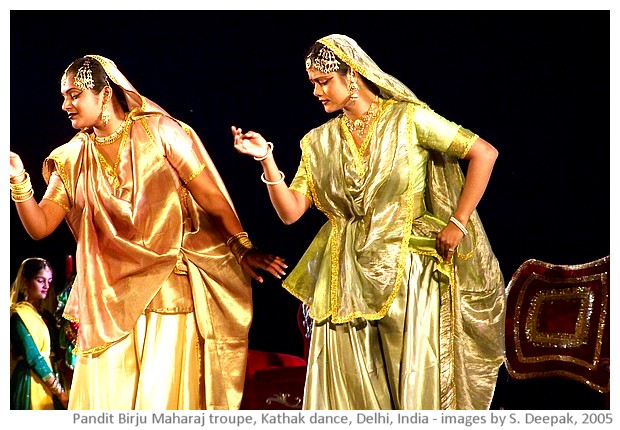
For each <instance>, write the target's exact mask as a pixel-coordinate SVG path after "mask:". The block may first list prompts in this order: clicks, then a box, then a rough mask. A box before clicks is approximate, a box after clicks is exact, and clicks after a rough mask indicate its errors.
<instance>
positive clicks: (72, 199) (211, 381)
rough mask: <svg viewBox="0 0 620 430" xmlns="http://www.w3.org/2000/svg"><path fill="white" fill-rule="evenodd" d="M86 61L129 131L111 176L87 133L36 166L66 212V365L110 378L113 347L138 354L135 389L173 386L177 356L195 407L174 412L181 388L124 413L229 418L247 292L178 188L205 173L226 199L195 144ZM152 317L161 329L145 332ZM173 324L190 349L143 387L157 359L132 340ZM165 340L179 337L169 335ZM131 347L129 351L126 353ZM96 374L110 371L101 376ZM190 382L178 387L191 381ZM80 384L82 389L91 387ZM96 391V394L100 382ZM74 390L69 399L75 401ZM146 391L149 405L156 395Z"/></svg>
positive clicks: (215, 235) (244, 340)
mask: <svg viewBox="0 0 620 430" xmlns="http://www.w3.org/2000/svg"><path fill="white" fill-rule="evenodd" d="M92 58H94V59H96V60H97V61H100V62H101V63H102V64H103V66H104V68H105V70H106V72H107V74H108V75H109V76H110V77H111V79H112V80H113V81H114V82H115V83H116V84H118V85H120V86H121V88H122V89H123V91H124V97H125V99H126V101H127V102H128V105H129V107H130V109H131V112H130V113H129V116H130V119H131V126H130V131H129V134H128V136H127V138H126V141H125V142H124V144H121V147H120V149H119V153H118V157H117V161H116V163H115V165H114V166H110V165H108V163H107V162H106V161H105V159H103V157H102V156H101V155H100V154H99V152H98V149H97V148H96V146H95V144H94V142H93V139H92V137H91V136H90V134H89V130H83V131H82V132H79V133H78V134H77V135H76V136H75V137H74V138H73V139H72V140H71V141H70V142H68V143H66V144H65V145H63V146H61V147H59V148H57V149H55V150H54V151H53V152H52V153H51V154H50V156H49V157H48V158H47V159H46V160H45V162H44V166H43V174H44V177H45V179H46V181H47V182H48V184H49V185H48V190H47V192H46V194H45V196H44V198H46V199H49V200H52V201H55V202H56V203H58V204H59V205H61V206H62V207H63V208H65V211H66V213H67V214H66V220H67V223H68V225H69V227H70V229H71V231H72V233H73V235H74V236H75V239H76V241H77V251H76V269H77V275H76V279H75V282H74V284H73V288H72V290H71V293H70V296H69V299H68V301H67V305H66V307H65V311H64V316H65V318H67V319H70V320H72V321H77V322H78V323H79V332H78V341H77V346H76V349H75V353H77V354H79V355H80V356H82V357H86V358H83V360H82V361H89V360H90V362H92V363H94V361H95V360H97V359H98V358H100V357H103V356H106V357H109V358H108V359H109V360H111V361H110V364H109V366H112V367H113V366H115V364H114V360H123V358H122V356H123V354H125V352H122V353H120V352H115V351H113V349H114V348H115V346H116V345H118V346H119V348H118V349H117V351H121V350H126V351H129V352H127V353H128V354H129V353H131V352H130V351H131V350H132V349H136V350H137V349H139V350H140V351H141V352H140V353H139V354H138V357H137V358H136V357H131V358H126V359H125V360H127V367H130V364H129V363H130V362H131V366H133V367H135V369H136V370H135V372H133V371H132V372H133V373H137V374H139V378H144V379H147V378H152V380H153V381H157V380H161V381H167V380H169V379H170V380H176V379H175V372H181V371H182V370H183V369H184V368H186V367H187V366H186V364H187V363H185V364H184V362H183V361H182V360H187V357H185V358H184V356H185V355H187V354H188V353H189V352H191V353H193V354H194V353H196V352H197V355H196V357H195V360H193V361H196V360H197V361H198V363H192V364H191V366H192V367H196V368H197V370H195V371H193V372H194V373H196V374H197V375H198V376H199V377H200V381H197V382H196V384H199V385H201V390H202V394H201V397H200V400H199V401H196V400H195V399H194V400H190V401H186V400H179V399H185V398H186V397H188V396H189V395H184V394H183V392H182V391H183V389H182V388H181V389H180V391H181V393H180V394H179V388H178V387H177V388H176V389H174V388H173V389H171V394H170V397H175V398H174V399H169V401H167V400H164V401H162V403H149V402H150V400H149V399H148V398H146V396H148V393H147V394H146V395H145V397H144V402H145V403H141V402H140V401H137V400H136V399H135V398H134V399H133V400H131V398H129V400H127V401H128V402H133V403H132V404H129V405H123V406H122V408H134V407H136V408H138V407H145V408H160V407H161V408H170V409H177V408H178V409H181V408H209V409H237V408H238V407H239V404H240V401H241V395H242V390H243V379H244V375H245V362H246V357H247V347H248V331H249V326H250V322H251V319H252V303H251V289H250V282H249V278H248V277H247V275H246V274H245V273H243V271H242V269H241V267H240V266H239V265H238V263H237V262H236V260H235V258H234V257H233V255H232V254H231V252H230V250H229V249H228V247H227V246H226V244H225V243H224V239H223V238H222V237H221V235H220V234H219V232H217V231H216V230H215V229H214V228H213V226H212V225H211V223H210V221H209V219H208V217H207V216H206V214H205V213H204V211H203V210H202V208H200V206H199V205H198V204H197V203H196V202H195V201H194V199H193V198H192V196H191V194H190V193H189V191H188V190H187V188H186V186H185V184H186V183H188V182H189V181H191V180H192V179H193V178H194V177H195V176H196V175H198V174H199V173H200V172H202V171H204V170H206V171H207V172H208V173H209V174H210V175H211V177H212V178H213V179H214V181H215V182H216V183H217V184H218V186H219V188H220V190H221V191H222V193H223V194H224V195H225V196H226V197H227V198H228V200H229V201H230V197H229V195H228V193H227V191H226V189H225V187H224V184H223V182H222V180H221V178H220V176H219V174H218V172H217V170H216V168H215V166H214V165H213V163H212V161H211V159H210V157H209V155H208V153H207V152H206V150H205V148H204V146H203V145H202V143H201V141H200V139H199V138H198V136H197V135H196V133H195V132H194V131H193V130H192V129H191V128H190V127H189V126H187V125H186V124H184V123H182V122H180V121H178V120H176V119H174V118H172V117H170V116H169V115H168V114H167V113H166V112H165V111H164V110H163V109H161V108H160V107H159V106H157V105H156V104H154V103H153V102H151V101H150V100H148V99H147V98H145V97H143V96H141V95H140V94H139V93H138V92H137V91H136V90H135V88H133V86H131V84H129V82H128V81H127V80H126V79H125V77H124V76H123V75H122V74H121V73H120V71H119V70H118V69H117V68H116V66H115V65H114V64H113V63H112V62H111V61H109V60H107V59H105V58H103V57H100V56H92ZM231 206H232V202H231ZM154 315H160V316H163V319H161V320H160V319H156V320H155V321H152V320H153V318H155V316H154ZM173 317H174V318H177V319H178V323H177V325H178V327H180V328H179V330H181V331H184V330H185V329H183V328H182V327H188V329H187V330H189V331H187V332H186V333H187V339H188V340H187V342H188V343H187V344H185V345H181V344H182V342H181V341H179V345H176V349H178V351H177V358H176V360H181V361H177V364H176V365H174V364H172V365H170V364H165V363H164V362H163V361H162V362H161V363H160V364H161V366H159V368H158V366H157V365H153V366H151V367H152V369H153V374H152V375H148V376H147V375H144V374H143V373H144V372H143V368H144V360H147V359H148V360H151V362H154V363H157V354H158V349H157V347H156V345H148V344H144V342H145V340H143V339H141V337H140V336H137V333H142V332H143V331H144V330H147V329H148V328H149V327H155V325H156V324H166V323H162V322H161V321H168V323H167V324H170V321H171V318H173ZM157 318H159V317H157ZM188 318H189V319H188ZM193 327H197V331H198V332H199V334H200V336H199V338H196V336H195V334H194V331H196V329H194V328H193ZM169 330H170V332H169V333H170V334H171V336H176V334H175V333H176V329H175V328H169ZM146 336H148V332H147V334H146ZM192 339H194V340H192ZM128 342H129V343H131V342H135V343H136V345H137V347H135V348H134V347H133V346H127V344H128ZM157 342H159V341H157ZM147 346H148V348H147ZM162 348H163V347H162ZM165 348H166V349H168V350H169V349H170V345H168V346H166V347H165ZM172 349H173V350H174V349H175V343H174V342H173V343H172ZM188 349H189V350H190V351H188V352H186V353H184V351H187V350H188ZM147 351H148V353H147ZM162 352H165V351H162ZM115 354H118V355H119V356H121V358H118V359H116V358H114V355H115ZM136 360H137V362H136V363H133V362H134V361H136ZM172 360H173V361H174V360H175V358H172ZM78 365H79V362H78ZM95 366H96V365H94V364H93V369H94V368H95ZM174 366H179V367H177V368H176V369H175V368H174ZM133 367H132V368H133ZM151 367H149V368H151ZM100 368H101V369H102V371H104V372H108V371H109V372H113V371H114V369H112V368H108V364H106V365H105V366H100ZM108 369H109V370H108ZM77 371H78V369H77V368H76V374H77V373H78V372H77ZM157 372H160V373H159V375H157ZM90 373H91V374H93V373H96V372H95V371H94V370H93V371H90ZM194 373H193V374H192V376H188V377H187V378H186V379H188V380H192V379H196V378H194V376H195V375H194ZM85 374H86V373H85ZM91 376H92V375H91ZM91 376H89V377H88V378H90V377H91ZM88 378H85V379H84V381H85V382H84V385H86V384H87V383H88V384H90V385H93V386H94V385H95V384H94V382H93V381H92V380H90V381H89V380H88ZM125 379H131V375H129V376H128V378H125ZM98 381H99V382H101V383H102V384H104V383H105V378H99V379H98ZM75 382H76V380H75V379H74V387H73V390H72V395H75V396H79V394H78V392H77V391H76V390H75ZM187 383H190V382H187ZM78 384H79V379H78ZM129 384H130V385H129V386H128V387H127V389H128V390H129V391H132V390H133V391H135V390H142V391H144V392H146V391H147V388H146V386H145V387H144V388H136V385H135V384H134V382H130V383H129ZM138 385H140V384H138ZM132 386H133V388H132ZM154 387H155V391H152V392H151V393H150V395H151V396H153V393H156V392H157V385H154ZM105 389H106V388H102V390H103V391H105ZM110 389H112V387H110ZM107 394H109V395H110V396H114V394H113V393H105V392H104V393H96V392H95V393H93V392H92V391H85V392H84V394H83V395H82V396H81V397H82V400H83V401H84V402H86V407H88V408H90V407H93V408H100V407H102V405H98V404H96V403H89V402H90V400H89V397H92V396H100V397H101V398H103V397H104V396H105V395H107ZM155 397H156V396H155ZM72 401H73V399H72ZM103 406H106V404H103ZM70 407H71V405H70ZM76 407H78V408H79V407H80V405H78V406H76ZM109 407H114V405H110V406H109Z"/></svg>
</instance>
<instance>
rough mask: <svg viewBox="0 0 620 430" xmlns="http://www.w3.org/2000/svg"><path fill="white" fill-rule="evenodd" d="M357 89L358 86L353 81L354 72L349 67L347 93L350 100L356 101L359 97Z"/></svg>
mask: <svg viewBox="0 0 620 430" xmlns="http://www.w3.org/2000/svg"><path fill="white" fill-rule="evenodd" d="M359 89H360V87H359V86H358V85H357V82H355V74H354V73H353V69H352V68H349V95H350V98H351V100H353V101H356V100H357V99H359V97H360V95H359V93H358V91H359Z"/></svg>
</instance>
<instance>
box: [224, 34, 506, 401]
mask: <svg viewBox="0 0 620 430" xmlns="http://www.w3.org/2000/svg"><path fill="white" fill-rule="evenodd" d="M306 70H307V72H308V77H309V79H310V81H311V82H312V84H313V85H314V95H315V96H316V97H317V98H318V99H319V101H320V102H321V103H322V105H323V107H324V109H325V111H326V112H327V113H332V112H338V111H342V112H341V114H340V115H338V116H337V117H335V118H333V119H330V120H329V121H327V122H326V123H324V124H323V125H321V126H319V127H317V128H315V129H313V130H311V131H310V132H309V133H307V134H306V135H305V136H304V138H303V139H302V141H301V149H302V159H301V163H300V165H299V169H298V171H297V174H296V176H295V178H294V179H293V181H292V182H291V184H290V185H289V186H287V185H286V184H285V182H284V175H283V174H282V173H281V172H280V171H279V170H278V167H277V165H276V163H275V161H274V158H273V144H271V143H270V142H267V141H266V140H265V139H264V138H263V137H262V136H261V135H260V134H259V133H256V132H253V131H248V132H245V133H244V132H243V131H242V130H241V129H239V128H237V127H232V132H233V136H234V143H235V148H236V149H237V151H239V152H240V153H242V154H247V155H251V156H254V158H255V159H257V160H259V161H260V162H261V164H262V167H263V170H264V172H263V174H262V176H261V178H262V180H263V182H265V183H266V184H267V188H268V191H269V195H270V198H271V201H272V203H273V206H274V208H275V209H276V211H277V213H278V215H279V216H280V218H281V219H282V221H283V222H284V223H286V224H290V223H293V222H295V221H297V220H298V219H299V218H300V217H301V215H302V214H303V213H305V211H306V210H307V209H308V208H310V207H311V206H312V205H314V206H316V207H317V208H318V209H319V210H321V211H322V212H323V213H325V215H326V216H327V218H328V222H327V223H326V224H325V225H324V226H323V227H322V228H321V230H320V231H319V232H318V233H317V235H316V237H315V239H314V240H313V242H312V243H311V245H310V246H309V248H308V250H307V251H306V253H305V254H304V255H303V257H302V258H301V260H300V261H299V262H298V264H297V266H296V267H295V269H294V270H293V271H292V272H291V273H290V275H289V276H288V277H287V279H286V280H285V281H284V287H285V288H286V289H287V290H288V291H290V292H291V293H292V294H293V295H295V296H296V297H298V298H299V299H300V300H302V301H303V302H304V303H305V304H306V305H307V306H309V309H310V316H311V317H312V318H313V320H314V327H313V333H312V342H311V348H310V355H309V359H308V373H307V378H306V387H305V394H304V408H305V409H341V410H345V409H358V410H360V409H487V408H488V407H489V406H490V403H491V400H492V397H493V392H494V388H495V382H496V378H497V371H498V369H499V366H500V365H501V363H502V361H503V357H504V340H503V338H504V336H503V326H504V315H505V291H504V280H503V277H502V273H501V271H500V267H499V264H498V261H497V259H496V258H495V256H494V254H493V252H492V250H491V247H490V245H489V242H488V239H487V236H486V234H485V231H484V229H483V227H482V224H481V223H480V219H479V217H478V214H477V212H476V206H477V205H478V202H479V201H480V199H481V198H482V196H483V194H484V191H485V189H486V187H487V184H488V181H489V178H490V176H491V172H492V169H493V166H494V164H495V160H496V158H497V154H498V153H497V150H496V149H495V148H494V147H493V146H492V145H490V144H489V143H488V142H487V141H485V140H484V139H482V138H480V137H479V136H478V135H476V134H474V133H472V132H471V131H469V130H467V129H465V128H463V127H461V126H459V125H457V124H455V123H453V122H451V121H448V120H447V119H445V118H443V117H441V116H440V115H438V114H437V113H435V112H434V111H433V110H431V109H430V108H429V107H428V106H427V105H426V104H425V103H423V102H421V101H420V100H419V99H418V98H417V97H416V96H415V95H414V94H413V93H412V92H411V91H410V90H409V89H408V88H407V87H406V86H405V85H404V84H402V83H401V82H400V81H398V80H397V79H395V78H394V77H392V76H390V75H388V74H386V73H384V72H383V71H382V70H381V69H380V68H379V67H378V66H377V65H376V64H375V63H374V61H373V60H372V59H371V58H370V57H369V56H368V55H367V54H366V53H365V52H364V51H363V50H362V49H361V48H360V47H359V46H358V45H357V43H356V42H355V41H354V40H352V39H351V38H349V37H347V36H344V35H338V34H334V35H330V36H327V37H324V38H322V39H319V40H318V41H317V43H316V44H315V45H313V47H311V48H310V50H309V51H308V53H307V54H306ZM458 158H462V159H465V160H467V161H468V163H469V164H468V168H467V175H466V176H464V175H463V173H462V171H461V169H460V167H459V164H458V160H457V159H458Z"/></svg>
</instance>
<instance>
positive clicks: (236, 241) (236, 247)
mask: <svg viewBox="0 0 620 430" xmlns="http://www.w3.org/2000/svg"><path fill="white" fill-rule="evenodd" d="M226 245H227V246H228V247H229V248H230V252H232V254H233V255H234V256H235V259H236V260H237V263H239V264H241V261H242V260H243V257H245V255H246V254H247V253H248V251H250V250H252V249H254V245H252V242H251V241H250V239H249V237H248V234H247V232H245V231H240V232H239V233H237V234H235V235H234V236H232V237H230V238H228V240H227V241H226Z"/></svg>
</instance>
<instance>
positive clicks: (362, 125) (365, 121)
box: [343, 96, 379, 136]
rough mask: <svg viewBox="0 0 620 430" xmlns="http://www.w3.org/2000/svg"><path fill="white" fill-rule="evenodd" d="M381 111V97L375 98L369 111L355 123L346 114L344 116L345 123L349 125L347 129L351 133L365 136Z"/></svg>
mask: <svg viewBox="0 0 620 430" xmlns="http://www.w3.org/2000/svg"><path fill="white" fill-rule="evenodd" d="M378 111H379V96H375V99H374V100H373V101H372V103H371V104H370V107H369V108H368V111H367V112H366V113H365V114H364V115H362V116H361V117H359V118H358V119H356V120H355V121H351V119H349V117H348V116H347V115H346V114H343V115H344V123H345V124H346V125H347V128H348V129H349V131H351V133H357V135H358V136H363V135H364V133H365V132H366V130H367V129H368V126H369V125H370V123H371V122H372V121H373V120H374V119H375V118H376V117H377V112H378Z"/></svg>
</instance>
